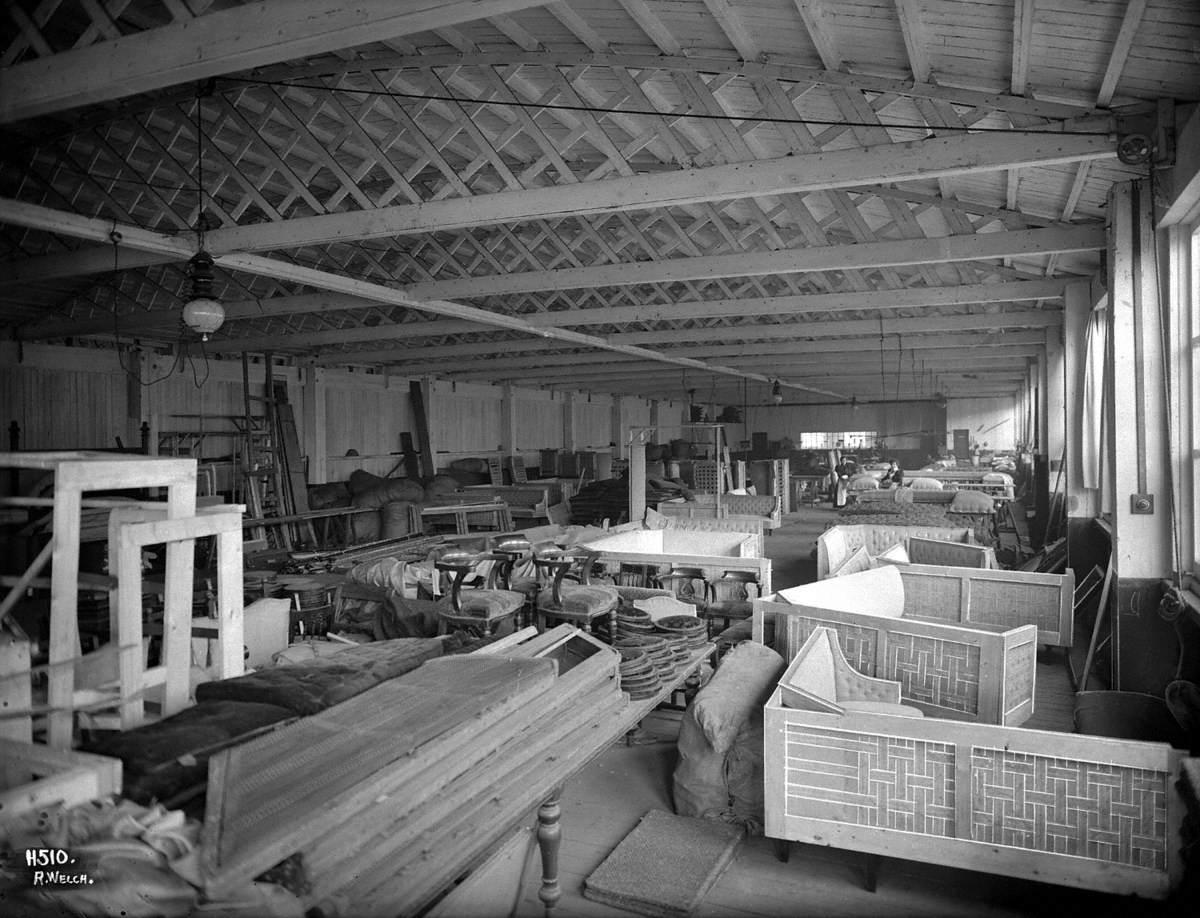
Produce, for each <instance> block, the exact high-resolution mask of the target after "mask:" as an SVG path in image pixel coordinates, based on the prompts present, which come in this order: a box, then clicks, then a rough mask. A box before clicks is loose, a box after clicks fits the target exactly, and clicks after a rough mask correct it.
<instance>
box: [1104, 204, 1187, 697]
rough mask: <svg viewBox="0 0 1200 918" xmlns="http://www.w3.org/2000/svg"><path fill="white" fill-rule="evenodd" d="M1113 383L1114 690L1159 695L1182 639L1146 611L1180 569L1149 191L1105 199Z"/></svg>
mask: <svg viewBox="0 0 1200 918" xmlns="http://www.w3.org/2000/svg"><path fill="white" fill-rule="evenodd" d="M1108 215H1109V216H1108V220H1109V232H1110V245H1109V266H1110V269H1109V284H1110V286H1109V317H1110V318H1109V321H1110V330H1109V336H1108V358H1109V359H1108V367H1109V378H1108V380H1107V385H1108V393H1109V396H1110V398H1109V405H1110V408H1109V411H1108V418H1107V420H1108V421H1109V422H1110V423H1109V425H1108V431H1109V435H1108V438H1107V443H1106V449H1107V450H1108V452H1107V458H1109V459H1110V460H1111V462H1110V463H1109V469H1110V472H1109V485H1110V487H1109V494H1110V495H1111V496H1112V506H1111V511H1112V526H1113V540H1112V541H1113V546H1114V552H1115V575H1114V576H1115V580H1114V585H1113V593H1114V599H1115V602H1114V604H1113V607H1112V610H1111V611H1112V616H1113V618H1112V624H1113V650H1112V659H1113V664H1114V673H1113V685H1112V687H1113V688H1116V689H1121V690H1126V691H1143V692H1152V693H1159V692H1161V691H1162V690H1163V688H1164V687H1165V685H1166V683H1167V682H1169V681H1170V680H1171V678H1173V676H1174V663H1173V662H1171V661H1173V660H1174V658H1175V655H1176V653H1177V649H1178V638H1177V636H1176V634H1175V631H1174V629H1173V628H1172V627H1170V626H1169V625H1167V624H1166V623H1165V622H1164V621H1163V620H1162V619H1161V618H1159V617H1158V616H1156V615H1147V614H1146V613H1145V611H1144V610H1145V609H1146V608H1147V607H1149V606H1150V605H1151V604H1154V603H1157V601H1158V596H1159V593H1160V583H1161V580H1162V578H1164V577H1166V576H1168V575H1169V574H1170V573H1171V572H1172V570H1173V569H1174V567H1175V564H1174V559H1173V550H1172V541H1171V528H1170V518H1171V513H1170V509H1169V506H1168V501H1169V500H1170V489H1169V488H1168V486H1167V468H1168V463H1169V461H1170V460H1169V455H1168V451H1167V437H1166V432H1165V426H1166V425H1164V424H1161V423H1159V420H1160V419H1161V418H1163V417H1165V416H1166V410H1167V402H1166V400H1165V398H1164V393H1163V384H1162V381H1163V379H1164V366H1163V361H1164V354H1163V349H1162V329H1161V326H1160V318H1161V310H1160V304H1159V298H1158V261H1157V257H1156V245H1155V239H1154V235H1155V229H1154V225H1153V202H1152V201H1151V196H1150V185H1149V182H1146V181H1134V182H1126V183H1122V184H1117V185H1114V186H1113V188H1112V191H1111V192H1110V194H1109V206H1108Z"/></svg>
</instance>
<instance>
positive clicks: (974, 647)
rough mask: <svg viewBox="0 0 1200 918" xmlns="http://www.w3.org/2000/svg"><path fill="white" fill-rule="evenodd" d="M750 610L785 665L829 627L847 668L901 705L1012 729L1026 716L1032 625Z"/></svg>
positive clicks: (774, 607)
mask: <svg viewBox="0 0 1200 918" xmlns="http://www.w3.org/2000/svg"><path fill="white" fill-rule="evenodd" d="M755 609H756V612H755V614H760V613H761V614H763V615H771V616H773V617H774V619H775V631H774V633H775V635H776V638H775V643H774V646H775V649H776V650H777V651H779V652H780V653H781V654H783V655H784V657H785V658H786V659H788V660H791V659H793V658H794V657H795V655H796V654H797V653H798V652H799V650H800V647H801V646H802V645H803V644H804V641H806V640H807V639H808V637H809V635H811V634H812V632H813V631H814V630H815V629H816V628H818V627H821V626H825V627H828V628H832V629H833V630H834V632H835V633H836V634H837V639H838V644H839V645H840V646H841V649H842V653H843V654H844V655H845V657H846V661H847V662H848V663H849V664H850V665H851V666H852V667H853V668H854V669H855V670H857V671H858V672H860V673H862V674H863V675H866V676H875V677H878V678H881V679H891V680H894V681H896V682H899V683H900V697H901V699H902V700H903V701H904V703H905V704H909V705H913V706H915V707H918V708H920V709H921V710H922V711H923V712H924V713H925V714H927V715H932V716H938V717H949V718H957V719H964V720H971V721H976V722H980V723H992V724H1009V725H1017V724H1021V723H1023V722H1024V721H1025V720H1027V719H1028V718H1029V716H1030V715H1031V714H1032V713H1033V694H1034V673H1035V671H1036V669H1035V663H1036V659H1035V658H1036V654H1037V635H1036V631H1035V629H1034V628H1033V627H1032V626H1025V627H1022V628H1015V629H1011V630H1008V631H1000V630H998V629H982V628H980V629H976V628H964V627H960V626H957V625H946V624H942V623H936V622H915V621H908V620H906V619H902V618H900V619H894V618H883V617H880V616H875V615H864V614H860V613H854V612H835V611H831V610H828V609H810V608H808V607H805V606H790V605H784V604H781V603H770V602H761V603H756V604H755Z"/></svg>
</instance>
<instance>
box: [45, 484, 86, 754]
mask: <svg viewBox="0 0 1200 918" xmlns="http://www.w3.org/2000/svg"><path fill="white" fill-rule="evenodd" d="M67 477H68V475H66V474H65V473H64V474H59V475H57V476H55V482H54V485H55V488H54V511H53V523H52V525H53V527H54V533H53V536H52V538H53V541H54V549H53V552H52V557H51V562H50V563H51V565H52V568H51V571H50V647H49V660H48V662H49V664H50V672H49V674H48V675H47V698H46V700H47V702H48V703H49V705H50V715H49V718H48V734H49V735H48V737H47V740H48V742H49V745H51V746H54V747H56V748H58V749H70V748H71V745H72V739H73V736H74V724H75V720H74V715H73V711H74V708H75V697H74V695H75V658H76V657H77V656H79V594H78V592H77V582H76V581H77V577H78V574H79V525H80V519H79V513H80V506H79V501H80V486H79V484H78V483H76V482H73V481H66V482H64V481H61V480H60V479H62V478H67Z"/></svg>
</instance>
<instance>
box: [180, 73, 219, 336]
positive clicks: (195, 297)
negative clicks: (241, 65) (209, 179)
mask: <svg viewBox="0 0 1200 918" xmlns="http://www.w3.org/2000/svg"><path fill="white" fill-rule="evenodd" d="M202 96H203V93H197V94H196V249H197V251H196V254H195V255H193V256H192V258H191V260H190V261H189V262H188V276H189V278H190V279H191V283H192V295H191V296H190V297H189V298H188V301H187V302H186V303H184V304H183V324H184V325H186V326H187V327H188V328H190V329H192V331H195V332H198V333H199V335H200V340H202V341H207V340H208V336H209V335H211V334H212V333H213V332H215V331H216V330H217V329H218V328H220V327H221V325H222V323H224V321H225V307H223V306H222V305H221V301H220V300H218V299H217V298H216V297H214V296H213V292H212V286H213V259H212V256H211V255H209V254H208V252H206V251H205V250H204V124H203V122H202V121H201V118H200V110H201V99H202Z"/></svg>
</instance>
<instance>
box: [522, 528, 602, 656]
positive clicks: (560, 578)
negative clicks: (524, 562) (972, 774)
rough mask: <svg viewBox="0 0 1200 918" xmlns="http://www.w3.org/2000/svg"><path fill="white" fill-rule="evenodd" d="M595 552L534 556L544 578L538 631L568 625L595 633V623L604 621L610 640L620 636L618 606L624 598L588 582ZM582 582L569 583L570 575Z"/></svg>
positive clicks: (550, 552)
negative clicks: (555, 623)
mask: <svg viewBox="0 0 1200 918" xmlns="http://www.w3.org/2000/svg"><path fill="white" fill-rule="evenodd" d="M594 560H595V553H594V552H587V551H584V550H581V549H575V550H563V549H554V550H544V551H538V552H535V553H534V556H533V563H534V565H535V566H536V567H537V569H538V573H539V574H540V575H541V580H542V589H541V590H540V591H539V592H538V594H537V600H536V607H537V627H538V631H544V630H545V629H546V624H547V622H549V621H558V622H567V623H569V624H572V625H575V626H577V627H578V628H580V629H581V630H583V631H585V632H588V633H591V631H592V623H593V622H595V621H596V620H597V619H603V620H604V622H605V625H606V627H607V629H608V635H609V640H610V641H611V640H612V635H614V634H616V625H617V621H616V619H617V606H619V605H620V603H621V597H620V594H618V593H617V591H616V589H615V588H614V587H610V586H600V585H598V584H592V583H589V582H588V576H589V573H590V568H591V566H592V563H593V561H594ZM572 568H577V572H576V573H575V574H573V576H577V577H579V578H580V580H579V582H572V581H570V580H566V579H565V578H566V577H567V575H568V572H570V571H571V569H572Z"/></svg>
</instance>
